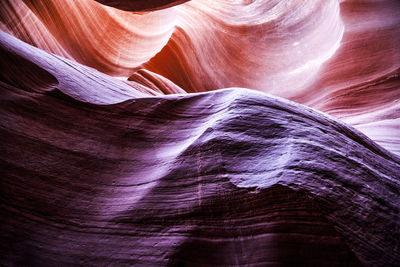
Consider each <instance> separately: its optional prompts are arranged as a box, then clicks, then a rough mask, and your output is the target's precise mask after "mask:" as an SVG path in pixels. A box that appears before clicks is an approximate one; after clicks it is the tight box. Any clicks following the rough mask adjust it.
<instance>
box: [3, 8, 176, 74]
mask: <svg viewBox="0 0 400 267" xmlns="http://www.w3.org/2000/svg"><path fill="white" fill-rule="evenodd" d="M0 22H1V23H0V25H1V30H3V31H6V32H8V33H11V34H13V35H14V36H16V37H18V38H20V39H21V40H23V41H25V42H28V43H30V44H32V45H34V46H37V47H39V48H41V49H44V50H46V51H48V52H52V53H56V54H58V55H62V56H64V57H67V58H69V59H73V60H75V61H77V62H80V63H82V64H85V65H87V66H90V67H93V68H96V69H97V70H99V71H102V72H104V73H107V74H112V75H114V76H125V77H127V76H129V75H131V74H132V73H133V69H134V68H135V67H137V66H139V65H140V64H142V63H144V62H146V61H148V60H149V59H150V58H151V57H153V56H154V55H155V54H156V53H157V52H158V51H160V50H161V48H162V47H163V46H164V45H165V44H166V43H167V41H168V39H169V38H170V36H171V34H172V31H173V29H174V25H175V12H174V10H173V9H169V10H160V11H156V12H149V13H146V14H136V13H131V12H124V11H121V10H117V9H115V8H110V7H106V6H103V5H101V4H99V3H96V2H95V1H93V0H82V1H75V0H67V1H66V0H45V1H35V0H5V1H1V2H0Z"/></svg>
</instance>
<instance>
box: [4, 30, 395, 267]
mask: <svg viewBox="0 0 400 267" xmlns="http://www.w3.org/2000/svg"><path fill="white" fill-rule="evenodd" d="M0 37H1V39H0V40H1V42H2V47H5V48H4V50H5V51H7V53H9V54H17V55H18V56H19V57H24V58H31V60H32V62H34V63H35V64H34V65H26V67H27V68H32V70H33V71H34V73H36V72H35V71H37V70H36V69H37V68H39V67H40V68H41V69H40V70H41V71H44V70H45V71H47V72H48V73H49V75H50V74H52V75H53V76H54V77H56V79H57V81H58V84H57V83H54V84H53V86H54V88H50V89H47V90H36V89H35V88H32V90H27V88H26V87H27V86H29V85H33V83H28V82H27V83H22V86H21V83H15V82H13V80H12V79H3V78H2V79H1V81H0V88H1V90H0V92H1V97H0V100H1V105H0V107H1V108H0V123H1V127H0V138H1V140H3V142H1V145H0V151H1V153H0V164H1V167H0V171H1V173H0V176H1V177H2V178H1V183H2V186H1V190H2V194H1V197H2V203H3V204H2V206H1V209H0V213H1V214H0V215H1V216H0V218H1V219H0V227H1V228H0V235H1V239H2V240H3V242H1V244H0V252H1V255H2V259H1V263H2V264H4V265H12V264H16V265H31V266H39V265H40V266H54V265H62V266H66V265H81V266H83V265H94V266H99V265H114V266H124V265H127V266H129V265H182V264H183V265H214V266H215V265H243V264H254V265H256V264H260V265H264V264H287V265H292V264H305V265H320V264H321V263H324V262H327V261H328V262H329V263H330V264H331V265H337V266H340V265H341V266H343V265H360V264H365V265H379V266H383V265H395V264H396V263H397V262H399V260H400V258H399V255H400V253H399V251H398V250H399V247H400V246H399V238H398V237H399V235H400V232H399V229H400V227H399V224H400V218H399V214H400V213H399V205H400V197H399V195H400V158H399V157H398V156H396V155H394V154H392V153H390V152H389V151H387V150H385V149H383V148H382V147H380V146H379V145H377V144H375V143H374V142H373V141H371V140H370V139H369V138H368V137H366V136H365V135H363V134H362V133H360V132H358V131H357V130H355V129H353V128H352V127H350V126H347V125H346V124H344V123H342V122H340V121H337V120H336V119H334V118H332V117H329V116H328V115H324V114H323V113H320V112H318V111H316V110H312V109H309V108H307V107H305V106H303V105H300V104H296V103H293V102H290V101H288V100H284V99H280V98H276V97H273V96H268V95H265V94H263V93H258V92H255V91H251V90H247V89H239V88H233V89H225V90H220V91H214V92H208V93H201V94H190V95H171V96H157V97H150V96H149V97H143V96H142V97H137V98H133V99H128V98H122V97H121V98H112V101H103V102H101V101H99V100H98V99H99V98H100V96H99V95H98V92H99V91H96V90H94V89H88V88H90V87H94V88H96V89H97V88H99V85H98V84H97V83H96V84H91V83H86V87H85V88H84V90H83V89H82V88H81V86H80V85H76V86H74V82H72V81H75V82H78V81H79V79H77V80H74V79H75V78H74V77H77V76H76V75H77V74H76V68H77V66H79V65H78V64H77V63H74V64H75V65H73V64H72V62H69V61H65V60H64V61H62V60H61V58H60V57H57V56H53V55H47V56H44V54H46V53H45V52H41V51H40V50H38V49H36V48H33V47H31V46H29V45H27V44H23V43H22V42H21V41H19V40H16V39H15V38H13V37H11V36H10V35H7V34H1V35H0ZM30 53H35V54H36V55H37V56H36V57H33V56H32V54H30ZM2 55H3V54H2ZM6 58H9V57H6ZM2 59H3V58H2ZM45 60H47V61H45ZM50 65H51V68H50V67H49V66H50ZM66 65H68V67H66ZM4 71H5V69H4V68H2V69H1V72H2V76H1V77H5V76H4V74H3V73H4ZM47 72H46V73H47ZM83 72H84V73H85V74H86V75H91V76H93V79H94V80H96V79H98V78H99V77H102V79H103V78H104V77H106V75H104V76H100V74H99V73H97V72H96V71H94V70H93V69H90V68H86V69H85V70H84V71H83ZM63 73H70V74H71V75H66V74H65V75H64V74H63ZM39 74H41V73H39ZM96 75H98V76H96ZM24 77H25V76H22V77H21V79H24ZM26 77H27V78H29V77H30V76H26ZM48 77H52V76H48V75H43V76H42V75H40V77H38V79H39V78H42V79H43V81H42V82H39V83H38V84H47V83H48V79H49V78H48ZM80 77H83V78H81V79H83V80H82V81H81V82H82V83H81V85H82V86H83V82H85V80H84V79H86V78H84V77H85V76H83V75H82V76H80ZM104 79H105V78H104ZM108 79H109V80H104V81H103V82H104V83H105V84H108V83H110V81H111V80H112V79H113V78H111V77H109V78H108ZM114 79H115V78H114ZM112 81H113V82H115V81H114V80H112ZM117 81H119V80H117ZM68 86H70V88H71V89H70V90H67V89H65V88H67V87H68ZM57 88H59V89H57ZM61 90H62V91H61ZM99 90H104V92H103V93H102V95H103V94H105V93H106V92H107V90H110V89H109V88H108V89H107V88H105V89H101V87H100V89H99ZM77 92H80V94H81V95H84V96H85V97H84V99H83V98H82V97H76V93H77ZM117 100H118V101H117ZM121 101H123V102H121ZM106 103H114V104H111V105H110V104H107V105H105V104H106Z"/></svg>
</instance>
